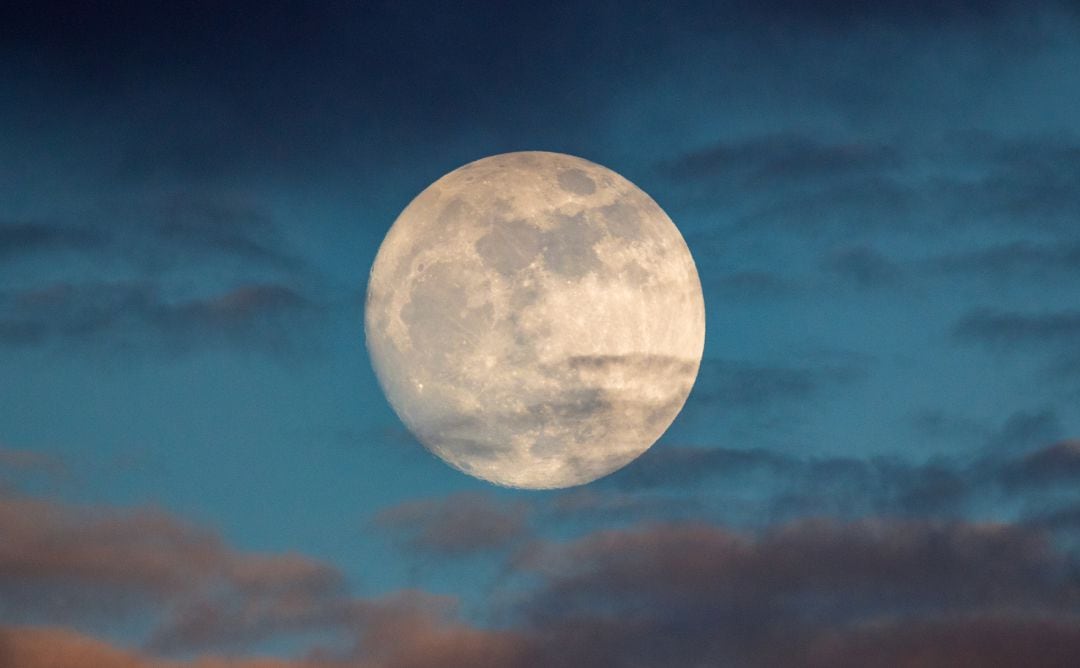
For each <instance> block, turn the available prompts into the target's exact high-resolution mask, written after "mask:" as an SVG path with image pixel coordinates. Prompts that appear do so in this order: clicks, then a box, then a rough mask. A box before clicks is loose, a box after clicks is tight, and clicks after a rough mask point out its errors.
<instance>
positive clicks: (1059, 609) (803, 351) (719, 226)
mask: <svg viewBox="0 0 1080 668" xmlns="http://www.w3.org/2000/svg"><path fill="white" fill-rule="evenodd" d="M104 4H105V3H61V2H29V1H22V0H15V1H14V2H7V3H4V4H3V6H2V8H0V667H4V668H6V667H7V666H12V667H15V666H18V667H19V668H45V667H46V666H48V667H50V668H51V667H54V666H69V665H71V666H75V665H78V666H88V665H90V666H95V667H100V668H148V667H153V668H268V667H275V668H343V667H346V666H348V667H357V668H375V667H377V668H427V667H429V666H442V667H445V666H475V667H482V666H492V667H500V668H525V667H530V668H531V667H536V666H549V667H550V666H584V665H595V666H613V667H619V668H621V667H626V668H631V667H632V668H638V667H645V666H648V667H652V666H660V667H664V666H679V667H684V666H747V667H750V668H753V667H756V666H795V667H802V666H807V667H812V666H830V667H843V666H898V665H937V666H948V665H957V666H971V665H978V666H985V667H993V666H999V665H1000V666H1015V665H1024V666H1061V665H1067V664H1069V663H1070V661H1071V660H1072V659H1073V658H1074V657H1075V656H1076V655H1077V652H1080V115H1078V114H1077V113H1076V110H1077V109H1080V9H1078V8H1077V6H1076V5H1075V3H1070V2H1065V1H1061V2H1020V1H1019V0H988V1H986V2H973V1H966V0H958V1H956V2H944V1H942V0H906V1H904V2H899V1H894V0H886V1H883V2H877V3H861V2H854V1H852V0H827V1H824V2H815V3H807V2H798V1H795V0H762V1H758V2H751V1H749V0H747V1H743V0H726V1H725V0H718V1H712V2H694V1H689V2H678V1H672V2H663V3H644V2H614V1H607V0H595V1H593V2H580V3H579V2H569V1H565V0H553V1H552V2H546V3H481V2H476V3H472V2H463V3H450V4H447V3H424V2H419V1H411V0H397V1H393V2H389V1H388V2H366V1H356V2H345V1H341V2H270V1H265V2H258V3H255V2H248V1H236V2H226V3H218V2H193V1H185V0H181V1H179V2H174V3H157V2H134V1H130V2H128V1H124V0H121V1H120V2H115V3H108V6H107V7H106V6H104ZM534 4H535V6H533V5H534ZM518 150H545V151H557V152H565V153H570V154H573V155H577V156H581V157H583V158H586V159H588V160H591V161H593V162H596V163H599V164H601V165H604V166H606V167H608V168H610V169H613V170H615V171H616V172H618V173H620V174H622V175H623V176H625V177H627V178H628V179H630V180H631V181H632V182H634V183H635V184H636V185H638V186H639V187H640V188H642V189H643V190H644V191H645V192H647V193H649V194H650V195H651V196H652V197H653V198H654V199H655V200H656V201H657V202H658V203H659V204H660V206H661V207H663V209H664V210H665V211H666V212H667V213H668V214H669V215H670V217H671V218H672V220H673V221H674V222H675V224H676V225H677V226H678V227H679V229H680V230H681V232H682V234H683V236H684V238H685V239H686V242H687V244H688V246H689V248H690V251H691V253H692V254H693V256H694V258H695V259H696V262H697V268H698V272H699V274H700V277H701V281H702V287H703V291H704V297H705V305H706V318H707V331H706V342H705V352H704V358H703V360H702V365H701V370H700V373H699V375H698V378H697V382H696V384H695V386H694V389H693V391H692V393H691V395H690V397H689V399H688V401H687V403H686V405H685V407H684V409H683V411H682V412H681V413H680V415H679V417H678V418H677V419H676V420H675V423H674V424H673V425H672V426H671V428H670V429H669V430H668V432H667V433H666V434H665V435H664V436H663V437H662V438H661V439H660V440H659V441H658V442H657V444H656V445H655V446H653V447H652V448H651V449H650V450H649V451H648V452H646V453H645V454H644V455H643V456H642V457H641V458H640V459H638V460H637V461H635V462H633V463H632V464H630V465H629V466H627V467H626V468H624V469H622V470H620V471H618V472H616V473H615V474H613V475H611V476H610V477H607V478H604V479H602V480H599V481H596V482H594V483H591V484H589V485H586V486H583V487H577V488H571V489H567V490H561V491H524V490H510V489H503V488H499V487H495V486H493V485H490V484H488V483H484V482H482V481H479V480H475V479H473V478H470V477H467V476H465V475H463V474H461V473H459V472H457V471H456V470H454V469H452V468H451V467H449V466H447V465H446V464H444V463H443V462H441V461H440V460H438V459H437V458H435V457H434V456H433V455H431V454H429V453H428V452H427V451H426V450H424V448H423V447H422V446H421V445H420V444H419V443H417V442H416V441H415V440H414V439H413V438H412V437H411V436H410V435H409V433H408V432H407V431H406V430H405V429H404V427H403V426H402V425H401V423H400V421H399V420H398V419H397V418H396V416H395V415H394V413H393V411H392V410H391V409H390V407H389V405H388V404H387V403H386V401H385V399H384V398H383V395H382V392H381V391H380V389H379V386H378V383H377V382H376V379H375V376H374V373H373V371H372V368H371V365H370V362H369V359H368V356H367V352H366V350H365V348H364V336H363V305H364V295H365V289H366V281H367V277H368V272H369V270H370V267H371V264H372V261H373V260H374V257H375V254H376V252H377V250H378V245H379V243H380V241H381V240H382V238H383V236H384V235H385V234H386V232H387V230H388V229H389V227H390V225H391V224H392V223H393V221H394V219H395V217H396V216H397V215H398V213H400V212H401V210H402V209H403V208H404V207H405V206H406V205H407V204H408V202H409V201H410V200H411V199H412V198H413V197H414V196H415V195H416V194H418V193H419V192H420V191H421V190H423V189H424V188H425V187H426V186H427V185H429V184H430V183H431V182H433V181H434V180H436V179H437V178H439V177H440V176H442V175H443V174H445V173H447V172H449V171H451V170H452V169H454V168H456V167H458V166H460V165H462V164H465V163H467V162H470V161H472V160H476V159H479V158H481V157H484V156H488V155H492V154H496V153H502V152H507V151H518Z"/></svg>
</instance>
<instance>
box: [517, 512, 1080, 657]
mask: <svg viewBox="0 0 1080 668" xmlns="http://www.w3.org/2000/svg"><path fill="white" fill-rule="evenodd" d="M520 559H521V561H520V565H521V567H522V568H524V569H526V570H531V571H534V572H536V573H538V574H540V575H541V576H542V577H543V578H544V582H545V584H544V586H543V588H542V589H541V590H540V591H539V592H538V593H537V594H536V595H535V596H534V597H533V598H532V599H531V600H530V601H529V602H528V603H527V604H526V614H527V618H528V619H529V624H530V625H531V626H530V628H532V629H535V632H536V633H537V635H539V636H540V637H545V638H549V639H550V640H551V643H550V645H547V646H545V648H544V650H545V651H547V652H549V653H550V654H549V656H548V657H547V658H548V659H549V660H551V659H554V658H555V657H559V658H566V657H571V656H585V657H589V660H590V663H594V664H595V665H610V666H631V665H695V664H699V663H725V664H729V665H741V666H742V665H745V666H758V665H761V666H765V665H794V666H798V665H817V664H815V663H814V662H813V661H812V660H808V659H807V658H805V657H808V656H812V655H813V654H814V653H818V652H826V649H824V648H829V647H834V648H835V647H836V646H837V644H838V643H837V642H836V638H837V637H838V635H839V637H845V636H846V634H849V633H850V634H852V635H851V636H850V637H851V638H852V639H854V637H855V632H856V631H857V630H858V629H864V628H870V629H873V628H875V625H877V624H881V623H885V624H896V623H899V624H901V625H906V624H911V625H913V626H914V627H919V626H920V625H923V624H925V625H926V626H927V627H931V626H932V622H933V620H936V619H939V618H942V617H945V618H951V617H954V616H960V617H963V616H967V615H978V614H979V613H980V612H982V611H991V610H999V609H1010V610H1014V611H1017V613H1016V614H1015V616H1014V618H1013V619H1010V620H1005V621H1003V622H1002V624H1003V625H1004V626H1006V627H1008V629H1019V630H1021V631H1022V630H1023V629H1027V628H1030V627H1031V625H1033V624H1034V625H1037V624H1038V623H1039V620H1042V619H1045V618H1047V617H1051V616H1054V615H1055V614H1060V613H1064V612H1066V611H1067V610H1069V607H1070V605H1071V601H1072V600H1073V597H1074V596H1075V594H1076V593H1077V583H1076V582H1075V581H1074V580H1073V579H1072V577H1071V576H1070V575H1069V569H1068V568H1067V562H1066V560H1065V559H1063V558H1062V556H1061V555H1059V554H1057V553H1055V551H1054V550H1053V548H1052V547H1051V546H1050V544H1049V542H1048V541H1046V540H1045V538H1044V537H1043V536H1041V535H1040V534H1039V533H1037V532H1034V531H1030V530H1026V529H1022V528H1017V527H1010V526H1008V525H995V524H966V523H938V522H927V521H884V520H866V521H860V522H855V523H843V522H836V521H829V520H807V521H801V522H796V523H793V524H789V525H784V526H781V527H778V528H774V529H771V530H769V531H766V532H764V533H761V534H758V535H752V534H740V533H733V532H730V531H727V530H725V529H723V528H721V527H716V526H709V525H654V526H645V527H634V528H632V529H627V530H620V531H610V532H600V533H597V534H592V535H589V536H586V537H585V538H582V539H580V540H577V541H573V542H570V543H566V544H558V545H542V546H537V547H535V548H534V549H533V550H532V551H530V552H528V553H526V554H523V555H522V556H521V558H520ZM897 637H898V638H899V639H900V642H897V643H896V645H895V646H894V650H895V651H897V652H903V651H907V652H912V651H917V646H916V645H914V644H913V643H914V641H915V640H917V638H915V637H905V636H904V635H903V634H900V633H897ZM665 638H678V639H679V640H678V642H665V641H664V639H665ZM880 640H881V641H882V642H883V643H887V642H888V641H890V640H892V638H891V637H890V636H889V635H888V634H886V635H885V636H884V637H882V638H881V639H880ZM1058 640H1059V641H1060V640H1061V639H1060V638H1058ZM830 642H832V643H833V644H832V645H830V644H829V643H830ZM1072 643H1075V638H1074V637H1073V638H1072V641H1071V643H1070V646H1072ZM867 649H870V648H869V647H868V648H867ZM850 651H851V652H852V655H851V656H854V646H852V647H851V648H850ZM950 651H951V650H950V648H948V647H947V646H945V645H944V644H941V645H939V646H935V647H931V648H929V649H928V654H927V655H926V663H927V664H933V665H941V664H942V660H943V659H945V658H947V657H949V656H952V655H951V654H950V653H949V652H950ZM808 652H810V654H808ZM1034 656H1038V655H1037V654H1036V655H1034ZM936 659H941V660H936ZM556 663H557V661H556Z"/></svg>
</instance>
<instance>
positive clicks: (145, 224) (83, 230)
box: [0, 191, 305, 273]
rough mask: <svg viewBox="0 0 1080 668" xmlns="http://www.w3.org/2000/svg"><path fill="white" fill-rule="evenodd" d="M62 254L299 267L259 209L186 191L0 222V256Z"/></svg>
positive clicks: (138, 264) (141, 264)
mask: <svg viewBox="0 0 1080 668" xmlns="http://www.w3.org/2000/svg"><path fill="white" fill-rule="evenodd" d="M60 252H63V253H79V254H81V255H85V256H87V257H88V258H91V259H95V260H97V261H99V262H100V261H101V260H102V259H119V260H122V261H123V262H125V263H126V264H128V265H130V266H133V267H135V268H137V269H140V270H144V271H151V272H161V271H163V270H165V269H171V268H176V267H178V266H184V265H190V264H191V263H192V262H198V263H217V264H221V263H230V262H231V263H239V264H243V265H245V266H251V267H253V268H264V269H270V270H275V271H281V272H292V273H296V272H299V271H301V270H304V269H305V265H304V263H303V261H302V260H300V259H299V258H298V257H297V256H295V255H294V254H293V253H291V252H290V251H289V250H288V249H287V248H286V243H285V242H284V240H283V239H282V238H281V237H280V235H279V234H278V232H277V229H276V227H275V225H274V223H273V221H272V219H271V218H270V217H269V216H268V215H267V214H265V213H263V212H262V211H261V210H260V209H259V208H257V207H255V206H253V205H251V204H248V203H246V202H243V201H239V200H237V199H235V198H229V197H227V196H224V195H221V194H215V193H197V192H190V191H180V192H173V193H167V194H155V195H149V196H138V195H136V196H128V197H125V198H123V199H121V200H120V201H119V202H112V203H101V204H98V205H97V206H96V207H94V208H91V209H90V210H88V211H86V212H84V213H82V214H81V215H80V216H79V218H78V220H57V221H6V222H5V221H0V257H4V258H5V259H6V260H8V261H10V262H15V261H18V260H23V259H39V258H41V257H43V256H48V255H49V254H53V253H60Z"/></svg>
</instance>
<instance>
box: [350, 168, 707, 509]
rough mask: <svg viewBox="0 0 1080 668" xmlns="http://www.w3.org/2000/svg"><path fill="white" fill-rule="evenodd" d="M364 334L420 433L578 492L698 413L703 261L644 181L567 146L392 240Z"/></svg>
mask: <svg viewBox="0 0 1080 668" xmlns="http://www.w3.org/2000/svg"><path fill="white" fill-rule="evenodd" d="M365 333H366V338H367V345H368V350H369V352H370V355H371V360H372V364H373V366H374V369H375V372H376V375H377V376H378V378H379V382H380V384H381V385H382V387H383V390H384V391H385V393H386V396H387V399H388V400H389V401H390V404H391V405H392V406H393V408H394V410H395V411H396V412H397V413H398V415H399V416H400V417H401V419H402V421H403V422H404V423H405V424H406V426H407V427H408V428H409V429H410V431H412V432H413V434H415V435H416V436H417V438H418V439H419V440H420V441H421V442H422V443H423V444H424V445H425V446H426V447H427V448H428V449H429V450H431V451H432V452H433V453H435V454H436V455H438V456H439V457H441V458H442V459H444V460H445V461H446V462H447V463H449V464H451V465H452V466H454V467H456V468H458V469H460V470H462V471H464V472H466V473H468V474H470V475H474V476H477V477H479V478H483V479H485V480H489V481H491V482H494V483H497V484H500V485H507V486H513V487H527V488H536V489H542V488H557V487H568V486H571V485H578V484H583V483H587V482H589V481H591V480H595V479H596V478H599V477H601V476H604V475H607V474H609V473H611V472H612V471H615V470H616V469H618V468H621V467H622V466H625V465H626V464H628V463H629V462H631V461H632V460H633V459H635V458H636V457H637V456H639V455H640V454H641V453H642V452H644V451H645V450H647V449H648V448H649V447H650V446H651V445H652V444H653V443H654V442H655V441H656V440H657V439H658V438H659V437H660V435H661V434H663V432H664V431H665V430H666V429H667V428H668V427H669V426H670V424H671V422H672V420H674V418H675V416H676V415H677V414H678V412H679V411H680V410H681V408H682V405H683V403H684V402H685V401H686V397H687V395H688V394H689V392H690V389H691V387H692V385H693V382H694V379H695V378H696V376H697V372H698V367H699V365H700V361H701V352H702V347H703V345H704V338H705V318H704V303H703V301H702V295H701V285H700V282H699V280H698V275H697V270H696V268H695V267H694V262H693V259H692V258H691V256H690V252H689V250H688V249H687V247H686V244H685V242H684V241H683V238H682V236H681V235H680V234H679V231H678V229H676V227H675V225H674V224H673V223H672V222H671V220H670V219H669V218H668V217H667V215H666V214H664V212H663V210H661V209H660V207H659V206H657V205H656V203H655V202H654V201H653V200H652V199H651V198H650V197H649V196H648V195H646V194H645V193H644V192H642V191H641V190H640V189H639V188H637V187H636V186H635V185H633V184H632V183H630V182H629V181H627V180H626V179H624V178H622V177H621V176H619V175H618V174H616V173H615V172H612V171H611V170H608V169H607V168H605V167H601V166H600V165H597V164H594V163H591V162H589V161H587V160H583V159H581V158H576V157H573V156H569V155H564V154H558V153H545V152H520V153H507V154H502V155H496V156H492V157H489V158H484V159H482V160H478V161H476V162H472V163H469V164H468V165H465V166H464V167H461V168H459V169H457V170H454V171H453V172H450V173H449V174H447V175H446V176H444V177H442V178H441V179H439V180H438V181H436V182H435V183H433V184H432V185H431V186H429V187H428V188H427V189H425V190H424V191H423V192H421V193H420V194H419V195H418V196H417V197H416V198H415V199H414V200H413V201H412V202H411V203H410V204H409V205H408V206H407V207H406V208H405V210H404V211H403V212H402V213H401V215H400V216H399V217H398V219H397V220H396V221H395V223H394V225H393V226H392V227H391V229H390V231H389V232H388V233H387V235H386V238H385V240H384V241H383V243H382V245H381V246H380V248H379V253H378V255H377V256H376V258H375V263H374V265H373V267H372V270H371V277H370V280H369V283H368V294H367V304H366V307H365Z"/></svg>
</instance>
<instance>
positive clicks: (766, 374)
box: [693, 359, 866, 409]
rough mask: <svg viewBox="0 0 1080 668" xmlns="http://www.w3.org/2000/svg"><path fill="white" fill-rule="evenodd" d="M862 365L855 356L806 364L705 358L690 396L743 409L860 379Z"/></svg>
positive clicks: (804, 397)
mask: <svg viewBox="0 0 1080 668" xmlns="http://www.w3.org/2000/svg"><path fill="white" fill-rule="evenodd" d="M864 366H865V365H864V363H863V362H862V361H860V360H854V359H853V360H846V361H842V362H839V363H823V364H818V365H806V366H781V365H759V364H753V363H748V362H742V361H729V360H718V359H704V360H702V363H701V371H700V372H699V375H698V379H697V382H696V383H695V385H694V394H693V400H694V402H702V403H706V404H718V405H724V406H731V407H736V408H742V409H759V408H767V407H770V406H773V405H776V404H785V403H791V402H795V403H798V402H803V401H806V400H809V399H811V398H813V397H814V396H815V395H817V394H818V393H819V392H821V391H823V390H825V389H828V388H830V387H835V386H842V385H846V384H849V383H853V382H856V381H858V380H860V379H861V378H863V377H864V376H865V373H866V369H865V368H864Z"/></svg>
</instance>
